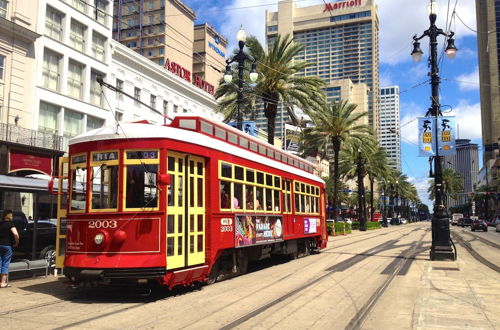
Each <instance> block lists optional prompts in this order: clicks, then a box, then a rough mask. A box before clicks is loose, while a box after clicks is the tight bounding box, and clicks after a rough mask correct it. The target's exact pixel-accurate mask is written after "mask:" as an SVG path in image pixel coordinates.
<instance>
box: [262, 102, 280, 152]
mask: <svg viewBox="0 0 500 330" xmlns="http://www.w3.org/2000/svg"><path fill="white" fill-rule="evenodd" d="M277 109H278V105H277V104H274V103H265V104H264V115H265V116H266V118H267V142H268V143H269V144H271V145H274V130H275V124H276V113H277Z"/></svg>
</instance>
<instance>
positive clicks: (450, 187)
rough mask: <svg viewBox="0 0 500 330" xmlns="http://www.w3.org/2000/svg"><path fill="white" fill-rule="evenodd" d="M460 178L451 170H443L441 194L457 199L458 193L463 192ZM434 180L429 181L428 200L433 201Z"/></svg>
mask: <svg viewBox="0 0 500 330" xmlns="http://www.w3.org/2000/svg"><path fill="white" fill-rule="evenodd" d="M463 181H464V180H463V178H462V176H461V175H460V174H459V173H457V172H455V171H454V170H453V169H452V168H445V169H443V192H444V194H446V195H447V196H449V197H451V198H452V199H457V197H458V193H459V192H462V191H463V190H464V187H463ZM434 191H435V189H434V180H433V179H431V180H429V188H428V189H427V192H428V193H429V199H430V200H432V201H433V200H434V198H435V196H434Z"/></svg>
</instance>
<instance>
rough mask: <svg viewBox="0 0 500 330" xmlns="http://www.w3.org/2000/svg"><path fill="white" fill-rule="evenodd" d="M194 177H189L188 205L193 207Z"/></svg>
mask: <svg viewBox="0 0 500 330" xmlns="http://www.w3.org/2000/svg"><path fill="white" fill-rule="evenodd" d="M194 202H195V201H194V178H193V177H192V176H190V177H189V207H194Z"/></svg>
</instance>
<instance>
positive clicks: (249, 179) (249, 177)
mask: <svg viewBox="0 0 500 330" xmlns="http://www.w3.org/2000/svg"><path fill="white" fill-rule="evenodd" d="M247 182H255V172H254V170H249V169H247Z"/></svg>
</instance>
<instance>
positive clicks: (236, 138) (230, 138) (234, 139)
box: [227, 132, 241, 144]
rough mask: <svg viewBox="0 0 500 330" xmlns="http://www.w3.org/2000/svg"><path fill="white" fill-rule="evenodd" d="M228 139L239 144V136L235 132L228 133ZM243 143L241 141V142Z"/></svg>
mask: <svg viewBox="0 0 500 330" xmlns="http://www.w3.org/2000/svg"><path fill="white" fill-rule="evenodd" d="M227 140H228V141H229V142H231V143H233V144H238V137H237V136H236V134H233V133H229V132H228V133H227ZM240 143H241V142H240Z"/></svg>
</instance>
